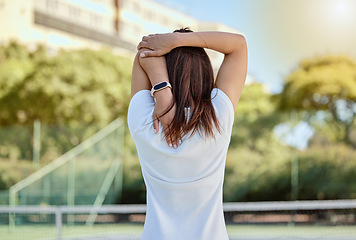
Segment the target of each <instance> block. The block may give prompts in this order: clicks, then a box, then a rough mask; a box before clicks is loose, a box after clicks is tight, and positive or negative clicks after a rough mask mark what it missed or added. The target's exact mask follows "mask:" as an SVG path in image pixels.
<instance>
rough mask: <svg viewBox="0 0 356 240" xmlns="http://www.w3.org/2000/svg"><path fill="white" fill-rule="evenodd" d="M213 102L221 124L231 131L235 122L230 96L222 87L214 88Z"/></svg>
mask: <svg viewBox="0 0 356 240" xmlns="http://www.w3.org/2000/svg"><path fill="white" fill-rule="evenodd" d="M211 102H212V104H213V106H214V109H215V113H216V115H217V117H218V119H219V123H220V125H221V126H222V127H223V129H224V131H227V133H229V134H230V133H231V130H232V125H233V123H234V114H235V111H234V106H233V104H232V102H231V100H230V98H229V97H228V96H227V95H226V94H225V93H224V91H222V90H221V89H218V88H214V89H213V90H212V91H211Z"/></svg>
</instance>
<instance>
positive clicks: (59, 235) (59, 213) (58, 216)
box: [55, 207, 62, 240]
mask: <svg viewBox="0 0 356 240" xmlns="http://www.w3.org/2000/svg"><path fill="white" fill-rule="evenodd" d="M55 215H56V216H55V218H56V230H57V240H61V239H62V209H61V207H56V212H55Z"/></svg>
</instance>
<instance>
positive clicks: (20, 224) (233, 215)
mask: <svg viewBox="0 0 356 240" xmlns="http://www.w3.org/2000/svg"><path fill="white" fill-rule="evenodd" d="M145 212H146V205H104V206H101V207H93V206H43V207H42V206H13V207H9V206H0V236H1V239H6V240H15V239H71V240H74V239H76V240H80V239H139V238H140V235H141V233H142V229H143V223H144V219H145ZM93 213H95V214H94V215H95V216H96V217H95V219H94V220H93V219H92V220H89V219H90V216H92V215H93ZM224 214H225V219H226V224H227V229H228V233H229V237H230V240H247V239H248V240H252V239H256V240H257V239H262V240H266V239H269V240H272V239H318V240H319V239H321V240H331V239H342V240H351V239H356V200H334V201H295V202H257V203H225V204H224Z"/></svg>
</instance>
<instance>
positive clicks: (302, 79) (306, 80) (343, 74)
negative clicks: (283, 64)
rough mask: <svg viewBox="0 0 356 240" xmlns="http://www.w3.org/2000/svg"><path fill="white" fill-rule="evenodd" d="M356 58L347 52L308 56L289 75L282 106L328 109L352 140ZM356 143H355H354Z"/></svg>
mask: <svg viewBox="0 0 356 240" xmlns="http://www.w3.org/2000/svg"><path fill="white" fill-rule="evenodd" d="M355 104H356V62H355V61H353V60H352V59H350V58H348V57H346V56H326V57H317V58H314V59H307V60H305V61H303V62H301V64H300V65H299V68H298V69H297V70H296V71H294V72H292V73H291V74H290V75H289V76H288V77H287V79H286V82H285V85H284V89H283V92H282V93H281V94H280V108H281V109H283V110H288V111H290V110H299V111H300V110H301V111H307V112H309V113H312V114H313V113H315V112H317V111H326V112H327V114H329V116H330V117H329V118H326V120H332V121H334V122H335V123H336V124H338V125H339V126H340V127H341V128H342V130H341V131H342V134H341V135H342V139H343V141H344V142H345V143H347V144H352V142H351V139H350V133H351V130H352V128H353V127H354V126H355V116H356V110H355V109H356V108H355ZM353 144H354V145H355V143H353Z"/></svg>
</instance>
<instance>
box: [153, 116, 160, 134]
mask: <svg viewBox="0 0 356 240" xmlns="http://www.w3.org/2000/svg"><path fill="white" fill-rule="evenodd" d="M153 128H154V129H155V134H157V133H158V131H159V120H158V118H156V119H155V120H153Z"/></svg>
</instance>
